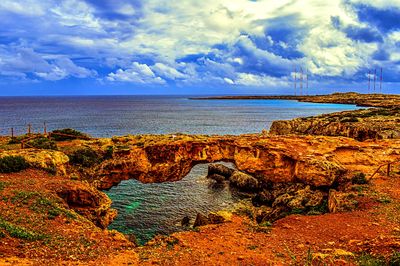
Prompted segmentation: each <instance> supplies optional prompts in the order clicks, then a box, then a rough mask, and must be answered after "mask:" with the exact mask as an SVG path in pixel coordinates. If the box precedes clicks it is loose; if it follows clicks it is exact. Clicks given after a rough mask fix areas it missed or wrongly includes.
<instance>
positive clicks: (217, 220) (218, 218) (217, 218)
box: [193, 213, 225, 227]
mask: <svg viewBox="0 0 400 266" xmlns="http://www.w3.org/2000/svg"><path fill="white" fill-rule="evenodd" d="M224 222H225V218H224V217H223V216H222V215H219V214H217V213H210V214H209V215H208V216H206V215H203V214H201V213H198V214H197V216H196V221H194V224H193V227H197V226H203V225H207V224H221V223H224Z"/></svg>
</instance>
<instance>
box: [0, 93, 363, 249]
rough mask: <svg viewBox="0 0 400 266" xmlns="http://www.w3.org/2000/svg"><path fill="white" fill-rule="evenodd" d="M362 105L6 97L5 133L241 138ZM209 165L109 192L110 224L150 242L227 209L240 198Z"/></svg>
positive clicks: (1, 103)
mask: <svg viewBox="0 0 400 266" xmlns="http://www.w3.org/2000/svg"><path fill="white" fill-rule="evenodd" d="M356 108H357V107H355V106H352V105H343V104H316V103H300V102H296V101H287V100H231V101H229V100H200V101H197V100H196V101H194V100H188V99H187V98H186V97H172V96H169V97H162V96H152V97H149V96H104V97H98V96H96V97H24V98H16V97H7V98H6V97H3V98H0V134H2V135H4V134H8V133H9V131H10V128H11V127H13V128H14V129H15V130H16V132H17V133H25V132H26V126H27V124H29V123H30V124H32V126H33V128H34V130H35V131H39V130H42V128H43V122H46V123H47V126H48V129H49V130H52V129H58V128H67V127H71V128H75V129H78V130H81V131H84V132H86V133H89V134H91V135H93V136H96V137H111V136H114V135H126V134H143V133H157V134H161V133H177V132H181V133H192V134H242V133H253V132H261V131H262V130H263V129H269V127H270V125H271V122H272V121H273V120H280V119H291V118H295V117H302V116H313V115H317V114H322V113H331V112H336V111H343V110H353V109H356ZM206 172H207V165H198V166H195V167H194V168H193V169H192V171H191V173H190V174H189V175H188V176H186V177H185V178H184V179H183V180H181V181H178V182H173V183H170V182H167V183H162V184H141V183H140V182H138V181H136V180H128V181H124V182H122V183H121V184H120V185H118V186H117V187H114V188H112V189H111V190H110V191H107V192H106V193H107V194H108V195H109V196H110V198H111V199H112V200H113V207H114V208H116V209H117V210H118V211H119V215H118V217H117V219H116V220H115V222H114V223H113V224H112V225H111V226H110V228H112V229H117V230H119V231H121V232H123V233H126V234H134V235H135V236H136V237H137V239H138V241H139V242H140V243H141V244H143V243H144V242H145V241H147V240H149V239H151V238H152V237H153V236H154V235H155V234H168V233H171V232H174V231H179V230H182V229H183V228H182V227H181V226H180V225H179V223H180V221H181V219H182V218H183V217H184V216H185V215H188V216H190V218H191V219H192V222H193V220H194V217H195V215H196V213H197V212H203V213H207V212H210V211H217V210H221V209H225V208H228V207H229V206H231V205H232V204H233V203H235V202H237V201H238V200H239V199H241V197H240V196H239V195H238V194H237V193H235V191H232V190H231V189H229V187H227V186H222V187H214V186H212V181H211V180H208V179H206V178H205V176H206Z"/></svg>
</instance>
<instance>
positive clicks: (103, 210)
mask: <svg viewBox="0 0 400 266" xmlns="http://www.w3.org/2000/svg"><path fill="white" fill-rule="evenodd" d="M57 195H58V196H59V197H60V198H62V199H63V200H64V201H65V202H66V204H67V205H68V206H69V207H70V208H71V209H73V210H75V211H76V212H78V213H79V214H81V215H83V216H84V217H86V218H88V219H89V220H91V221H92V222H93V223H94V224H95V225H97V226H99V227H100V228H103V229H104V228H107V226H108V225H109V224H110V223H111V222H112V221H113V220H114V218H115V217H116V216H117V211H116V210H114V209H111V208H110V207H111V199H110V198H109V197H108V196H107V195H106V194H104V193H103V192H101V191H98V190H97V189H95V188H93V187H90V186H89V185H86V184H84V183H78V182H75V183H68V184H63V185H62V186H61V187H60V188H58V189H57Z"/></svg>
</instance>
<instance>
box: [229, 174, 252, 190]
mask: <svg viewBox="0 0 400 266" xmlns="http://www.w3.org/2000/svg"><path fill="white" fill-rule="evenodd" d="M229 181H230V182H231V184H232V185H233V186H235V187H237V188H239V189H243V190H246V191H251V190H256V189H258V185H259V182H258V180H257V179H255V178H254V177H252V176H251V175H248V174H245V173H243V172H240V171H234V172H233V174H232V175H231V177H230V178H229Z"/></svg>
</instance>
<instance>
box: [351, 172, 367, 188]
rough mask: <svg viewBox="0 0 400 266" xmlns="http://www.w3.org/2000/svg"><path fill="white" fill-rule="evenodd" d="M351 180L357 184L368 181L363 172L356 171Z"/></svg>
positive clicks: (363, 183)
mask: <svg viewBox="0 0 400 266" xmlns="http://www.w3.org/2000/svg"><path fill="white" fill-rule="evenodd" d="M351 182H352V183H353V184H357V185H365V184H367V183H368V180H367V178H366V176H365V174H364V173H361V172H360V173H356V174H355V175H354V176H353V178H352V179H351Z"/></svg>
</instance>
